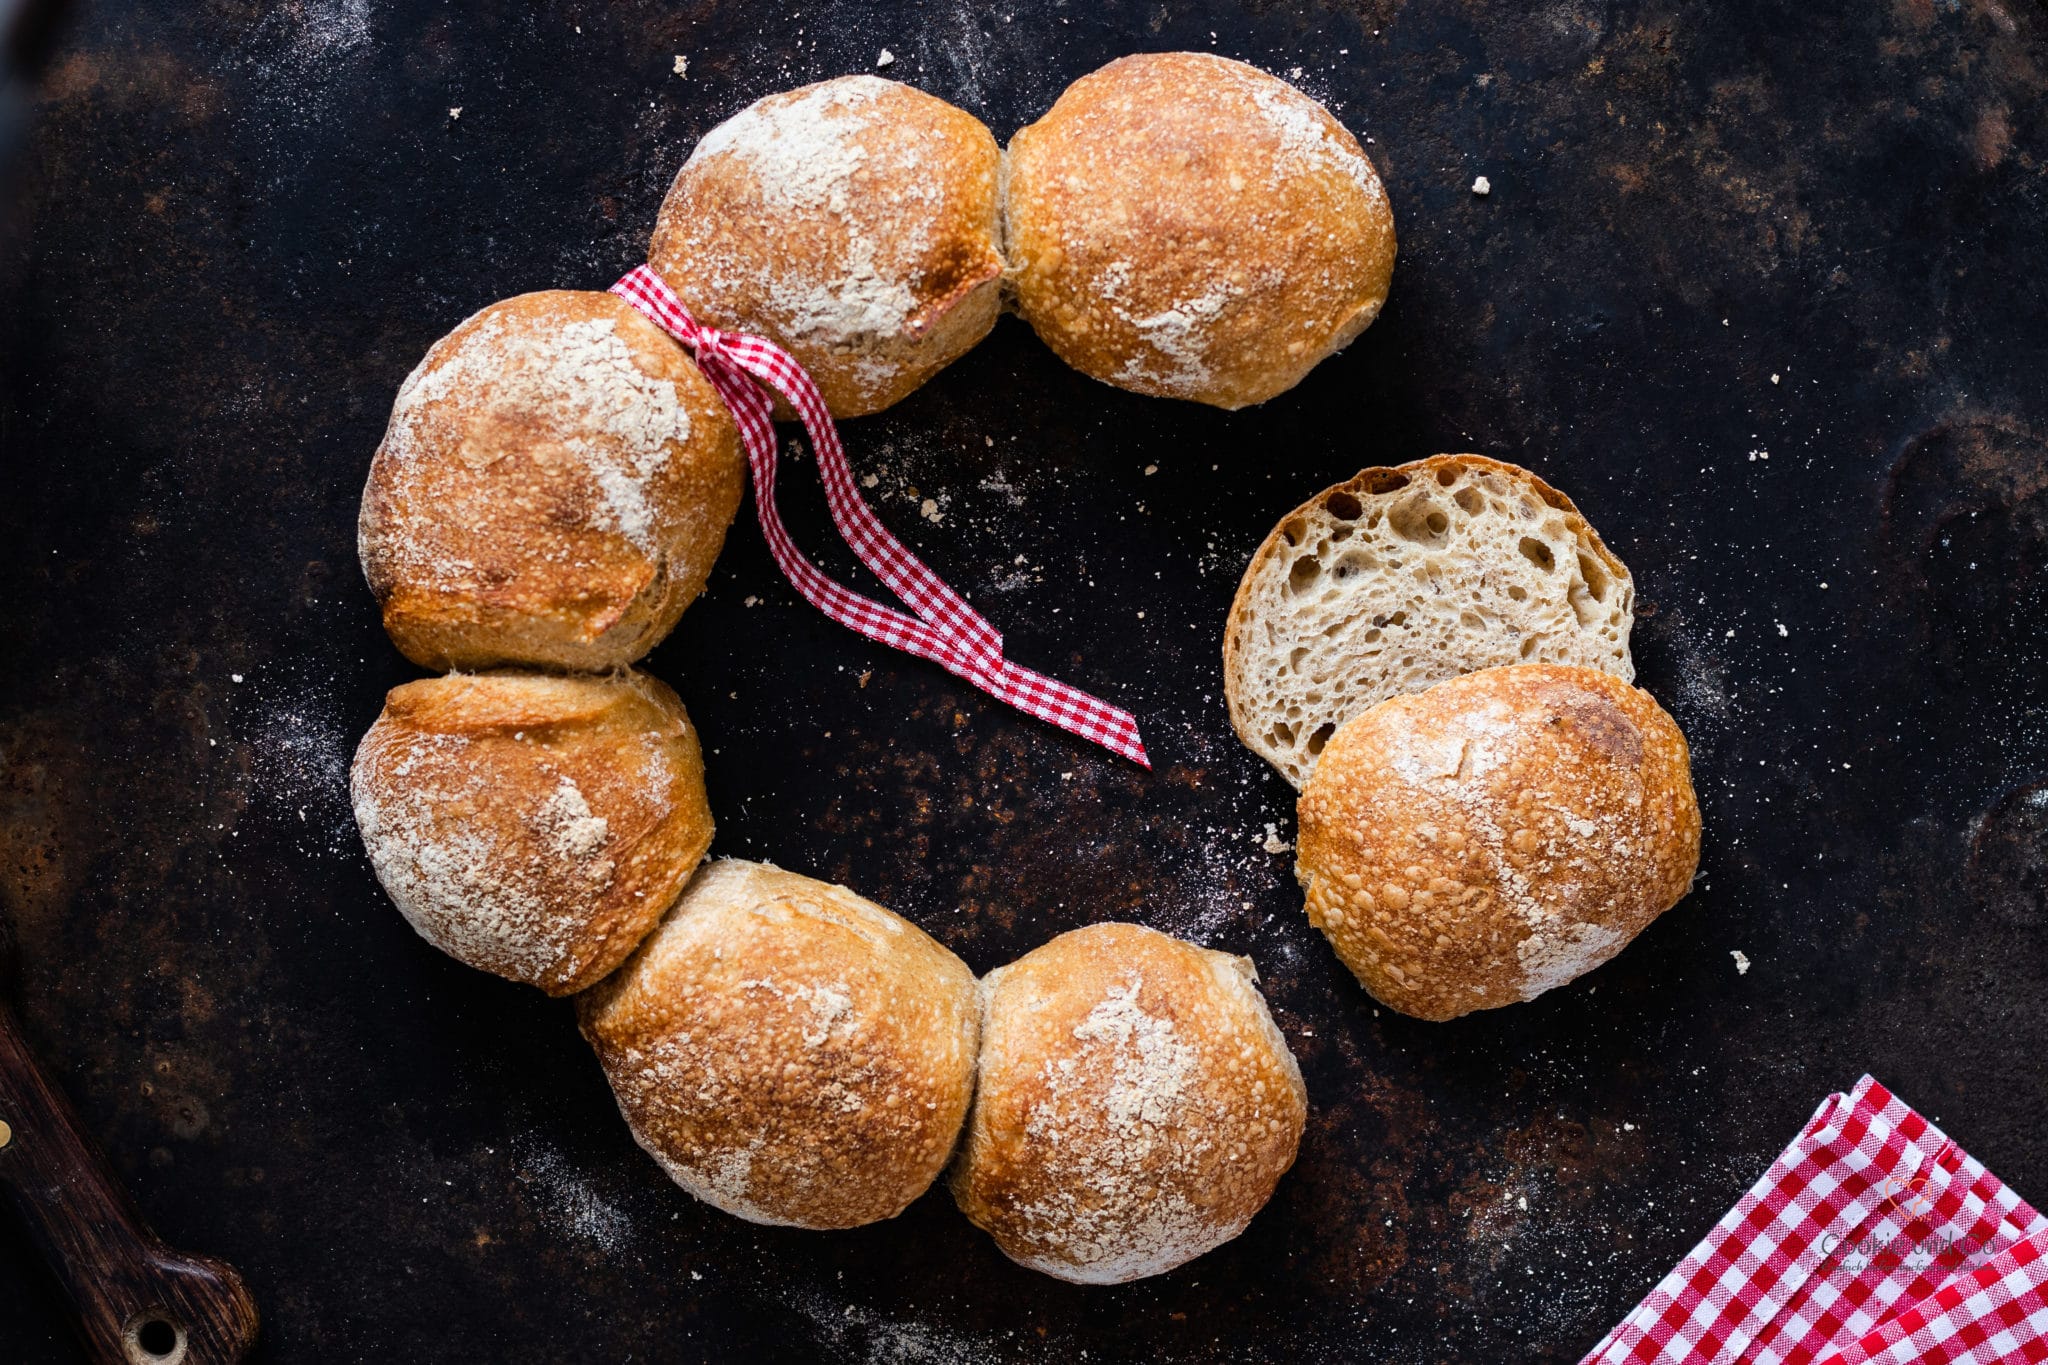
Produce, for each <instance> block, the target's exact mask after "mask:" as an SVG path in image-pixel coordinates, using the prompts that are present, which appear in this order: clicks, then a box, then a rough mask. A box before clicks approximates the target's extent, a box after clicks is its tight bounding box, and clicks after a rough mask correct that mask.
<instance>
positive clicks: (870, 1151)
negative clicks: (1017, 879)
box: [578, 859, 979, 1228]
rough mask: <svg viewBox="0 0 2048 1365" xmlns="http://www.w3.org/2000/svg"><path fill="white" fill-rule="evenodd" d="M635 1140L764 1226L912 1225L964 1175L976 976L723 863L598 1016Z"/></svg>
mask: <svg viewBox="0 0 2048 1365" xmlns="http://www.w3.org/2000/svg"><path fill="white" fill-rule="evenodd" d="M578 1010H579V1014H580V1016H581V1018H582V1021H583V1036H584V1037H585V1038H587V1039H589V1041H590V1045H591V1046H592V1047H593V1048H595V1049H596V1051H597V1056H598V1060H599V1061H601V1062H602V1063H603V1064H604V1071H605V1075H606V1077H608V1078H609V1079H610V1081H611V1085H612V1093H613V1094H614V1095H616V1096H617V1097H618V1101H619V1110H620V1112H621V1113H623V1114H624V1115H625V1116H626V1122H627V1124H628V1125H629V1126H631V1128H632V1130H633V1136H634V1138H636V1139H637V1140H638V1141H639V1143H640V1145H641V1146H642V1147H644V1148H646V1149H647V1151H648V1153H649V1154H650V1155H652V1156H653V1157H654V1159H655V1160H656V1161H658V1162H660V1163H661V1166H662V1168H663V1169H664V1170H666V1171H667V1172H668V1173H669V1175H670V1176H671V1177H672V1178H673V1179H674V1180H675V1182H676V1183H677V1184H678V1185H681V1186H682V1187H683V1188H684V1189H686V1190H688V1191H689V1192H690V1193H691V1194H693V1195H695V1196H696V1197H697V1198H699V1199H701V1200H703V1201H704V1202H705V1203H707V1204H710V1205H711V1206H712V1207H714V1208H719V1209H723V1210H724V1211H725V1212H727V1213H730V1214H734V1215H736V1216H738V1217H740V1218H744V1219H746V1220H748V1221H749V1222H754V1223H770V1224H776V1225H780V1226H787V1227H803V1228H850V1227H858V1226H859V1225H861V1224H863V1223H872V1222H875V1221H876V1220H878V1219H882V1218H893V1217H895V1216H896V1215H897V1214H898V1213H901V1212H902V1211H903V1209H904V1208H905V1206H907V1205H908V1204H909V1203H910V1201H911V1200H913V1199H915V1198H917V1197H918V1195H920V1194H922V1193H924V1191H925V1190H926V1189H927V1188H929V1187H930V1185H931V1183H932V1181H933V1180H934V1179H936V1178H937V1176H938V1174H939V1171H940V1170H941V1169H943V1168H944V1166H945V1164H946V1157H947V1156H948V1154H950V1153H951V1152H952V1150H953V1141H954V1139H955V1138H956V1137H958V1136H959V1132H960V1123H961V1120H962V1119H963V1118H964V1117H965V1116H966V1114H967V1102H968V1098H969V1096H970V1095H971V1094H972V1093H973V1090H974V1050H975V1041H976V1036H977V1033H978V1029H979V1021H978V1019H977V1018H976V1015H975V987H974V973H972V972H970V971H968V970H967V964H966V963H964V962H962V961H961V960H960V959H959V958H957V957H955V956H953V954H951V953H949V952H947V951H946V950H945V948H943V947H941V946H940V945H939V944H938V943H937V942H936V941H934V940H933V939H932V938H930V937H929V936H928V935H926V934H925V933H923V932H922V931H921V930H919V929H918V928H917V926H916V925H914V924H911V923H910V922H909V921H907V920H904V919H901V918H899V917H897V916H896V915H892V914H890V913H889V912H888V911H887V910H884V909H883V908H882V907H881V906H879V905H876V904H874V903H873V902H871V901H866V900H863V899H861V898H860V897H859V896H856V895H854V894H853V893H852V892H851V891H848V890H847V889H846V888H845V887H843V886H833V885H831V884H830V883H827V882H820V881H813V880H812V879H811V878H809V877H801V876H798V875H797V874H795V873H793V872H784V871H782V870H780V869H779V868H774V867H770V866H767V865H766V864H763V863H749V862H742V861H739V860H738V859H727V860H725V861H722V862H716V863H713V864H712V865H711V866H709V867H707V868H705V869H704V871H703V872H702V873H700V874H699V875H698V877H697V878H696V880H695V881H693V882H691V883H690V885H689V887H688V888H687V889H686V890H685V891H684V892H683V896H682V899H681V900H679V901H677V902H676V906H675V908H674V909H673V910H672V911H670V912H669V914H668V917H667V918H666V919H664V920H663V921H662V924H661V927H660V928H659V929H657V930H655V931H654V933H653V934H652V935H651V936H650V937H649V938H648V940H647V942H646V943H645V944H643V945H642V946H641V948H640V951H639V952H638V953H637V954H636V955H635V956H634V957H633V958H632V960H631V961H629V962H628V963H627V964H626V965H625V966H624V967H623V968H621V969H620V970H619V972H618V974H617V975H615V976H613V977H612V978H611V979H610V980H608V981H606V982H604V983H603V984H601V985H600V986H598V988H597V989H596V990H594V991H591V992H590V993H589V994H588V995H586V996H584V997H583V999H582V1000H580V1001H579V1002H578Z"/></svg>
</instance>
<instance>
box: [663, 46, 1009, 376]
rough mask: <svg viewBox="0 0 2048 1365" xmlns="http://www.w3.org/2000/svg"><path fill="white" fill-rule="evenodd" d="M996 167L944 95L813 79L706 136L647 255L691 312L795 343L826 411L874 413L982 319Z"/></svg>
mask: <svg viewBox="0 0 2048 1365" xmlns="http://www.w3.org/2000/svg"><path fill="white" fill-rule="evenodd" d="M1001 166H1002V158H1001V153H1000V152H999V151H998V150H997V148H996V141H995V138H994V137H993V136H992V135H991V134H990V133H989V131H988V129H987V128H985V127H983V126H982V124H981V121H980V120H979V119H976V118H975V117H974V116H973V115H971V114H969V113H966V112H965V111H963V110H960V109H956V108H954V107H953V106H952V105H950V104H947V103H946V102H945V101H944V100H940V99H935V98H933V97H932V96H930V95H927V94H925V93H924V92H922V91H920V90H914V89H912V88H911V87H909V86H907V85H902V84H899V83H897V82H895V81H888V80H883V79H881V78H880V77H878V76H842V77H840V78H838V79H837V80H829V81H821V82H819V83H818V84H816V85H807V86H804V87H803V88H801V89H798V90H789V91H784V92H783V93H781V94H776V95H770V96H768V97H767V98H766V99H763V100H760V101H758V102H756V103H754V104H751V105H749V106H748V107H747V108H745V109H742V110H741V111H740V112H739V113H737V114H735V115H733V116H732V117H731V118H729V119H727V120H726V121H725V122H724V123H721V124H719V125H718V126H717V127H716V128H713V129H712V130H711V131H710V132H708V133H706V134H705V135H704V138H703V140H702V141H700V142H699V143H698V144H697V149H696V151H694V152H693V153H691V155H690V159H689V160H688V161H687V162H685V163H684V165H683V168H682V169H681V170H680V171H678V172H677V173H676V178H675V183H674V184H673V185H672V186H671V187H670V188H669V192H668V197H667V198H666V199H665V200H663V201H662V205H661V215H660V217H659V218H658V219H657V220H656V222H655V227H654V240H653V242H652V243H651V244H650V245H649V247H648V261H649V263H650V264H652V265H653V266H654V268H655V269H656V270H657V271H659V272H660V273H661V276H662V278H663V279H665V280H667V281H668V284H669V287H670V288H671V289H673V290H675V291H676V294H677V296H678V297H680V298H681V299H682V301H683V305H684V306H685V307H686V308H688V309H689V310H690V313H691V315H692V316H694V317H695V318H697V320H698V321H700V322H704V323H708V324H710V325H711V326H714V327H720V328H724V329H726V330H729V331H744V332H754V333H758V334H759V335H762V336H766V337H768V338H769V339H770V340H772V341H774V342H776V343H777V344H779V345H781V346H782V347H783V348H784V349H785V350H787V351H788V352H789V353H790V354H792V355H794V356H795V357H796V358H797V360H798V361H799V362H800V363H801V364H802V365H803V367H804V369H805V370H806V371H808V372H809V373H810V376H811V378H812V379H813V380H815V381H816V382H817V385H818V388H819V390H820V391H821V392H822V393H823V394H824V396H825V402H826V405H827V406H829V407H830V408H831V409H832V414H833V416H835V417H858V416H860V415H862V414H863V413H870V412H880V411H881V410H882V409H883V408H886V407H888V406H889V405H890V404H892V403H895V402H897V401H898V400H900V399H901V398H903V397H904V396H905V395H906V394H908V393H910V392H911V391H912V390H913V389H915V388H917V387H918V385H920V384H922V383H924V381H925V380H927V379H929V378H931V376H932V375H934V374H936V373H937V372H938V371H939V370H940V369H942V368H943V367H945V366H946V365H948V364H950V363H952V361H954V360H955V359H957V358H958V357H959V356H960V355H961V354H962V353H964V352H965V351H967V349H968V348H969V347H971V346H973V345H974V343H976V342H977V341H980V340H981V339H982V338H983V337H984V336H986V335H988V331H989V328H991V327H993V326H995V321H996V313H997V311H998V308H999V306H1000V303H1001V298H1000V291H1001V281H1002V274H1003V258H1002V254H1001V250H1000V245H999V240H998V235H999V222H1000V217H1001V210H1000V198H1001V179H1002V174H1001Z"/></svg>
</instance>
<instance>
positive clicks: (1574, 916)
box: [1295, 664, 1700, 1019]
mask: <svg viewBox="0 0 2048 1365" xmlns="http://www.w3.org/2000/svg"><path fill="white" fill-rule="evenodd" d="M1299 815H1300V833H1299V837H1298V843H1299V850H1298V852H1297V854H1296V864H1295V875H1296V876H1297V877H1298V878H1299V879H1300V881H1301V883H1302V887H1303V889H1304V891H1305V892H1306V895H1307V900H1308V916H1309V920H1310V922H1311V923H1313V924H1314V925H1315V926H1316V927H1317V928H1318V929H1320V930H1322V932H1323V934H1324V935H1325V936H1326V937H1327V938H1328V939H1329V940H1330V943H1331V946H1333V947H1334V948H1335V949H1336V950H1337V955H1338V956H1339V957H1341V958H1342V959H1343V960H1344V964H1345V965H1346V966H1347V967H1349V968H1350V969H1351V970H1352V972H1353V973H1354V974H1355V975H1356V976H1357V977H1358V979H1359V980H1360V981H1361V982H1363V983H1364V985H1365V987H1366V989H1367V990H1369V991H1371V992H1372V993H1373V995H1374V996H1375V997H1377V998H1378V999H1379V1000H1380V1002H1381V1003H1383V1004H1385V1005H1388V1006H1390V1007H1391V1008H1393V1009H1397V1010H1400V1011H1401V1012H1402V1013H1404V1014H1412V1015H1414V1016H1416V1017H1417V1018H1420V1019H1453V1018H1456V1017H1457V1016H1459V1015H1461V1014H1465V1013H1468V1012H1470V1011H1472V1010H1476V1009H1488V1008H1492V1007H1495V1006H1499V1005H1506V1004H1511V1003H1513V1002H1515V1001H1518V1000H1528V999H1532V998H1533V997H1535V996H1536V995H1538V994H1540V993H1542V992H1543V991H1546V990H1549V989H1551V988H1552V987H1554V986H1560V985H1563V984H1564V983H1565V982H1567V981H1570V980H1572V979H1573V978H1575V977H1577V976H1579V975H1580V974H1582V973H1584V972H1587V971H1590V970H1592V969H1593V968H1594V967H1597V966H1599V965H1600V964H1601V963H1603V962H1605V961H1607V960H1608V959H1609V958H1610V957H1612V956H1614V954H1616V953H1618V952H1619V951H1621V949H1622V948H1623V947H1625V946H1626V945H1627V944H1628V942H1629V940H1630V939H1632V938H1634V937H1635V936H1636V935H1637V934H1639V933H1641V932H1642V930H1643V929H1644V928H1645V927H1646V926H1648V925H1649V923H1650V922H1651V921H1652V920H1654V919H1656V918H1657V916H1658V915H1660V914H1662V913H1663V912H1664V911H1665V910H1667V909H1669V908H1670V907H1671V906H1672V905H1674V904H1676V903H1677V901H1678V900H1679V898H1680V897H1682V896H1684V895H1685V893H1686V892H1687V890H1689V889H1690V888H1691V885H1692V877H1693V872H1694V871H1695V870H1696V869H1697V867H1698V866H1699V852H1700V813H1699V806H1698V803H1697V802H1696V801H1695V799H1694V796H1693V790H1692V776H1691V758H1690V755H1689V753H1688V751H1687V749H1686V744H1685V736H1684V735H1682V734H1680V733H1679V730H1678V726H1677V725H1676V724H1675V723H1674V722H1673V721H1672V719H1671V717H1670V716H1668V715H1666V714H1665V713H1664V711H1663V709H1662V708H1661V707H1659V706H1658V705H1657V703H1656V702H1655V701H1654V700H1652V699H1651V697H1650V695H1649V694H1648V693H1646V692H1642V691H1639V690H1637V689H1636V688H1633V687H1631V686H1629V685H1628V684H1627V683H1624V682H1622V681H1620V680H1619V679H1617V678H1614V677H1612V676H1610V675H1608V674H1606V673H1602V672H1599V671H1597V670H1595V669H1589V668H1570V667H1564V666H1560V665H1555V664H1519V665H1512V666H1509V667H1506V668H1489V669H1483V670H1481V671H1480V672H1477V673H1468V674H1465V675H1464V676H1462V677H1458V678H1452V679H1450V680H1449V681H1448V682H1443V683H1439V684H1437V685H1436V686H1435V687H1432V688H1430V689H1429V690H1428V691H1426V692H1419V693H1414V694H1412V695H1408V696H1401V697H1395V698H1393V699H1392V700H1389V701H1385V702H1382V703H1380V704H1379V705H1378V706H1375V707H1374V708H1373V709H1372V710H1370V711H1367V712H1366V713H1365V714H1364V715H1362V716H1358V717H1356V718H1355V719H1353V720H1351V721H1350V722H1348V723H1347V724H1345V725H1344V726H1343V727H1342V728H1341V729H1339V730H1338V731H1337V733H1336V736H1335V737H1334V738H1332V739H1331V740H1330V742H1329V744H1328V746H1326V747H1325V748H1324V750H1323V756H1322V760H1321V761H1320V762H1319V763H1318V764H1317V765H1316V769H1315V772H1314V773H1313V774H1312V775H1311V776H1310V778H1309V782H1308V786H1307V788H1306V789H1304V790H1303V792H1302V794H1301V802H1300V806H1299Z"/></svg>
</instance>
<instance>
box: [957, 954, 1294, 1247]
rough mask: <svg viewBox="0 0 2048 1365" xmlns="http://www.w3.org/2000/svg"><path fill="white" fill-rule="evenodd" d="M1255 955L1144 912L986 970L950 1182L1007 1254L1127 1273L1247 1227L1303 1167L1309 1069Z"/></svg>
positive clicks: (1214, 1242) (965, 1207)
mask: <svg viewBox="0 0 2048 1365" xmlns="http://www.w3.org/2000/svg"><path fill="white" fill-rule="evenodd" d="M1257 979H1258V978H1257V974H1256V973H1255V972H1254V971H1253V969H1252V964H1251V962H1250V961H1249V960H1248V959H1246V958H1242V957H1233V956H1231V955H1229V954H1227V953H1218V952H1212V951H1210V950H1208V949H1206V948H1198V947H1196V946H1195V945H1193V944H1191V943H1183V942H1181V941H1180V940H1178V939H1174V938H1169V937H1168V936H1167V935H1165V934H1161V933H1157V932H1155V931H1153V930H1151V929H1145V928H1141V927H1139V926H1138V925H1135V924H1095V925H1090V926H1089V927H1088V928H1085V929H1076V930H1074V931H1073V932H1072V933H1068V934H1062V935H1060V936H1059V937H1058V938H1056V939H1054V940H1053V941H1052V942H1050V943H1048V944H1046V945H1045V946H1044V947H1042V948H1037V949H1034V950H1033V951H1032V952H1029V953H1026V954H1025V955H1024V956H1023V957H1021V958H1019V959H1018V960H1017V961H1015V962H1013V963H1011V964H1010V965H1009V966H1007V967H1003V968H1000V969H998V970H997V971H994V972H991V973H989V975H988V976H987V978H986V979H984V980H983V982H982V988H981V1018H982V1025H981V1028H982V1045H981V1074H980V1080H979V1084H978V1086H977V1089H976V1091H975V1097H974V1111H973V1114H972V1116H971V1117H970V1119H969V1120H968V1125H967V1136H966V1140H965V1141H964V1142H963V1143H962V1145H961V1149H960V1154H959V1156H958V1158H957V1159H956V1160H955V1163H954V1167H953V1172H952V1176H951V1182H952V1186H953V1197H954V1199H955V1200H956V1201H957V1202H958V1203H959V1205H960V1208H961V1211H962V1212H964V1213H965V1214H966V1215H967V1216H968V1218H970V1219H972V1220H973V1221H974V1223H975V1224H976V1225H977V1226H979V1227H981V1228H984V1229H986V1230H987V1231H988V1232H989V1233H990V1234H991V1235H992V1236H993V1237H994V1238H995V1239H996V1245H997V1246H999V1247H1001V1248H1002V1250H1003V1253H1004V1254H1005V1255H1006V1256H1008V1257H1010V1259H1012V1260H1014V1261H1016V1262H1018V1263H1019V1264H1020V1265H1025V1266H1028V1267H1030V1268H1031V1269H1033V1270H1040V1271H1043V1272H1045V1273H1046V1274H1048V1275H1053V1276H1056V1277H1058V1278H1060V1279H1063V1280H1071V1281H1074V1282H1075V1283H1078V1284H1121V1283H1123V1282H1125V1281H1127V1280H1135V1279H1139V1278H1141V1277H1143V1276H1146V1275H1158V1274H1162V1273H1163V1272H1165V1271H1168V1270H1172V1269H1173V1268H1174V1267H1175V1266H1178V1265H1182V1264H1184V1263H1186V1262H1187V1261H1190V1260H1193V1259H1194V1258H1195V1257H1197V1256H1200V1255H1201V1254H1202V1253H1203V1252H1206V1251H1209V1250H1212V1249H1214V1248H1215V1247H1217V1246H1220V1245H1222V1244H1223V1243H1224V1242H1227V1241H1229V1240H1230V1239H1231V1238H1233V1237H1235V1236H1237V1234H1238V1233H1240V1232H1242V1231H1243V1230H1244V1228H1245V1225H1246V1224H1247V1223H1249V1222H1250V1221H1251V1219H1252V1215H1253V1214H1255V1213H1257V1212H1258V1211H1259V1210H1260V1209H1261V1208H1263V1207H1264V1206H1265V1203H1266V1201H1267V1200H1268V1199H1269V1198H1271V1197H1272V1194H1273V1188H1274V1186H1275V1185H1276V1184H1277V1183H1278V1182H1279V1180H1280V1177H1281V1176H1282V1175H1283V1174H1285V1173H1286V1171H1287V1168H1288V1167H1289V1166H1291V1165H1293V1164H1294V1154H1295V1149H1296V1146H1297V1145H1298V1143H1299V1142H1300V1139H1301V1132H1302V1126H1303V1124H1304V1122H1305V1121H1306V1116H1307V1112H1308V1111H1307V1097H1306V1092H1305V1091H1304V1090H1303V1088H1302V1083H1301V1071H1300V1069H1299V1068H1298V1067H1297V1066H1296V1065H1295V1062H1294V1056H1293V1054H1292V1053H1291V1052H1289V1051H1288V1049H1287V1040H1286V1039H1285V1038H1284V1037H1282V1036H1281V1033H1280V1030H1279V1028H1278V1027H1276V1026H1275V1025H1274V1023H1273V1018H1272V1016H1271V1015H1270V1014H1269V1013H1267V1010H1266V1002H1265V1001H1264V1000H1263V999H1262V998H1260V995H1259V991H1258V986H1257V984H1256V983H1257Z"/></svg>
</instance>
